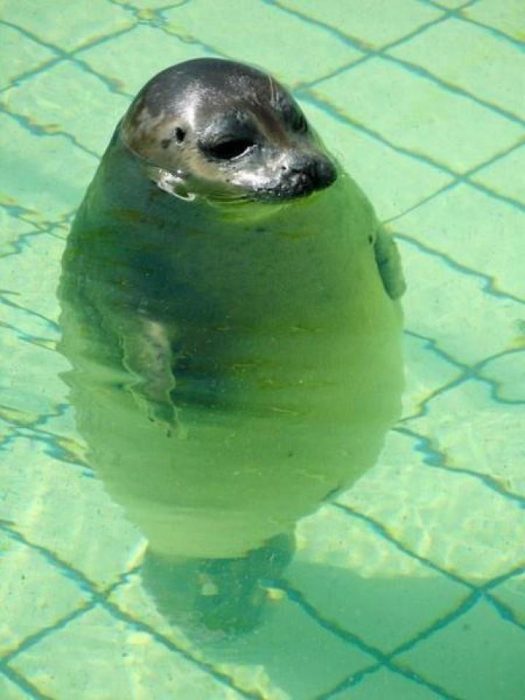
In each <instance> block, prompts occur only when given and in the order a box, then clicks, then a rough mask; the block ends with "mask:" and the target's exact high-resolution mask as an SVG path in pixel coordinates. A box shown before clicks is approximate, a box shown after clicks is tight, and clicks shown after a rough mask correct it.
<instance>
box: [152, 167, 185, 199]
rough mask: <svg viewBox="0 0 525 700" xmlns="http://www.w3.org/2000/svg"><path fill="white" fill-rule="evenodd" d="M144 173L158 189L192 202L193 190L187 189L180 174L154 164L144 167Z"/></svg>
mask: <svg viewBox="0 0 525 700" xmlns="http://www.w3.org/2000/svg"><path fill="white" fill-rule="evenodd" d="M146 174H147V176H148V177H149V179H150V180H152V181H153V182H154V183H155V184H156V185H157V187H158V188H159V189H160V190H163V191H164V192H167V193H168V194H171V195H173V196H174V197H178V198H179V199H182V200H184V201H186V202H193V200H194V199H195V198H196V196H197V195H196V194H195V193H194V192H189V191H188V189H187V188H186V186H185V184H184V179H183V177H182V174H181V175H180V176H177V175H174V174H173V173H170V172H169V171H167V170H163V169H162V168H157V167H155V166H149V167H148V168H147V169H146Z"/></svg>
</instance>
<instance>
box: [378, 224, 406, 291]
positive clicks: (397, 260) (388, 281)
mask: <svg viewBox="0 0 525 700" xmlns="http://www.w3.org/2000/svg"><path fill="white" fill-rule="evenodd" d="M374 254H375V258H376V263H377V267H378V270H379V274H380V275H381V280H382V281H383V286H384V288H385V291H386V292H387V294H388V296H389V297H390V298H391V299H399V297H400V296H402V295H403V293H404V291H405V289H406V283H405V278H404V276H403V269H402V267H401V257H400V255H399V251H398V249H397V245H396V242H395V241H394V239H393V238H392V236H391V235H390V234H389V233H388V232H387V231H386V229H385V228H383V226H379V228H378V230H377V233H376V239H375V243H374Z"/></svg>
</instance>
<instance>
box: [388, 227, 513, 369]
mask: <svg viewBox="0 0 525 700" xmlns="http://www.w3.org/2000/svg"><path fill="white" fill-rule="evenodd" d="M394 230H396V229H394ZM396 232H397V230H396ZM398 246H399V249H400V251H401V257H402V260H403V269H404V273H405V277H406V280H407V292H406V293H405V295H404V297H403V308H404V311H405V327H406V328H408V330H410V331H413V332H415V333H416V334H418V335H421V336H424V337H427V338H431V339H433V340H434V341H435V342H436V344H437V347H438V348H439V350H441V351H444V352H445V353H447V354H449V355H451V356H452V357H453V358H454V359H455V360H456V361H458V362H461V363H464V364H473V363H476V362H480V361H481V360H484V359H485V358H486V357H488V356H492V355H496V354H498V353H500V352H502V351H504V350H509V349H512V348H514V347H517V346H518V344H519V343H520V342H522V338H523V332H522V331H521V330H520V327H519V325H518V323H517V321H516V319H519V318H520V317H521V315H522V313H523V309H522V304H521V303H519V302H517V301H515V300H513V299H512V298H509V297H507V296H497V295H495V294H490V293H487V292H486V291H485V290H486V286H487V281H486V280H485V279H484V278H483V277H480V276H478V275H477V273H475V272H467V271H463V272H462V273H461V274H459V273H458V270H457V268H455V267H453V266H452V264H451V263H450V262H449V261H447V259H446V258H442V257H441V256H440V254H439V253H432V250H431V249H427V248H424V249H423V248H421V247H419V244H418V243H417V242H416V241H411V240H410V239H409V238H404V237H398ZM466 302H467V303H468V311H467V310H466V308H465V303H466Z"/></svg>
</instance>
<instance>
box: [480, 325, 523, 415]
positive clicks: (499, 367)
mask: <svg viewBox="0 0 525 700" xmlns="http://www.w3.org/2000/svg"><path fill="white" fill-rule="evenodd" d="M524 336H525V333H524ZM524 340H525V337H524ZM524 355H525V350H518V349H516V350H515V351H511V352H509V353H506V354H504V355H501V356H499V357H495V358H494V359H493V360H490V361H489V362H488V363H487V364H485V365H484V366H483V367H482V369H481V370H480V372H479V374H480V376H482V377H485V378H487V379H489V380H490V381H492V382H495V383H496V398H497V399H499V400H500V401H505V402H506V401H510V402H513V401H525V374H524V372H523V366H524V360H525V357H524Z"/></svg>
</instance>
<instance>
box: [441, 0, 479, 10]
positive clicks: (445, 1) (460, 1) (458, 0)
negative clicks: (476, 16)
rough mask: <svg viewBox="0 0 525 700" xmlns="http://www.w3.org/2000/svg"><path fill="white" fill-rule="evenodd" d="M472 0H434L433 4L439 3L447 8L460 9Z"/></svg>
mask: <svg viewBox="0 0 525 700" xmlns="http://www.w3.org/2000/svg"><path fill="white" fill-rule="evenodd" d="M471 1H472V0H432V4H433V5H439V6H440V7H443V8H446V9H447V10H458V9H459V8H460V7H463V6H464V5H468V4H470V2H471Z"/></svg>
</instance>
